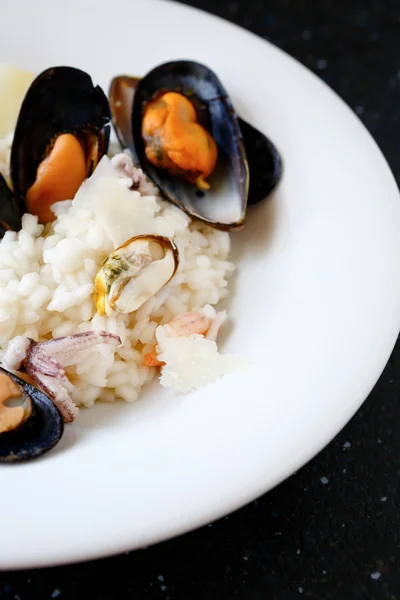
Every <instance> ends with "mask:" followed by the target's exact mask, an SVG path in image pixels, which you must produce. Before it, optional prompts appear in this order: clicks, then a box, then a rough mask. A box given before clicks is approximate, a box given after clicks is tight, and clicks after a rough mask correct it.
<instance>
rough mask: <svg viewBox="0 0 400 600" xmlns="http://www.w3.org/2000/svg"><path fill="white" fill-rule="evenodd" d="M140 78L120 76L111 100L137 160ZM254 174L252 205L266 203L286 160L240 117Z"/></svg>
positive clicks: (119, 130)
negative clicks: (136, 112) (134, 126)
mask: <svg viewBox="0 0 400 600" xmlns="http://www.w3.org/2000/svg"><path fill="white" fill-rule="evenodd" d="M140 81H141V78H140V77H131V76H128V75H120V76H118V77H114V79H113V80H112V82H111V86H110V91H109V99H110V107H111V116H112V122H113V126H114V129H115V132H116V134H117V138H118V140H119V143H120V144H121V146H122V147H123V148H128V149H129V150H131V152H132V153H133V155H134V156H135V158H136V159H137V155H136V151H135V144H134V141H133V136H132V126H131V116H132V107H133V101H134V97H135V94H136V89H137V87H138V85H139V83H140ZM239 125H240V129H241V132H242V136H243V140H244V146H245V149H246V156H247V163H248V166H249V173H250V187H249V196H248V204H256V203H258V202H260V201H261V200H264V199H265V198H266V197H267V196H268V195H269V194H270V193H271V192H272V190H273V189H274V188H275V186H276V185H277V184H278V182H279V181H280V179H281V176H282V169H283V167H282V159H281V156H280V154H279V152H278V150H277V149H276V147H275V146H274V144H273V143H272V142H271V141H270V140H269V139H268V138H267V137H266V136H265V135H264V134H263V133H261V132H260V131H258V130H257V129H256V128H255V127H252V126H251V125H250V124H249V123H247V122H246V121H244V120H243V119H241V118H239Z"/></svg>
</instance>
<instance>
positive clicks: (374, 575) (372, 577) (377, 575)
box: [370, 571, 381, 581]
mask: <svg viewBox="0 0 400 600" xmlns="http://www.w3.org/2000/svg"><path fill="white" fill-rule="evenodd" d="M370 577H371V579H373V580H374V581H378V579H380V578H381V573H379V571H375V572H374V573H370Z"/></svg>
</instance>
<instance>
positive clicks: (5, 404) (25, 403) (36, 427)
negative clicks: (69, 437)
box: [0, 367, 64, 463]
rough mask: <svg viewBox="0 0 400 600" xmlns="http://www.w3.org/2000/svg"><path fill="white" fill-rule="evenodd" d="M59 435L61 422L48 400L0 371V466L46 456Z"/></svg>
mask: <svg viewBox="0 0 400 600" xmlns="http://www.w3.org/2000/svg"><path fill="white" fill-rule="evenodd" d="M63 431H64V421H63V419H62V417H61V415H60V413H59V411H58V409H57V408H56V406H55V405H54V404H53V402H52V401H51V400H50V398H48V397H47V396H46V395H45V394H44V393H43V392H41V391H40V390H38V389H37V388H35V387H33V386H32V385H30V384H29V383H27V382H26V381H24V380H22V379H20V377H18V376H17V375H15V374H14V373H11V372H9V371H7V370H6V369H3V368H2V367H0V463H13V462H20V461H24V460H29V459H32V458H36V457H38V456H40V455H42V454H44V453H45V452H48V451H49V450H51V448H53V447H54V446H55V445H56V444H57V443H58V442H59V441H60V439H61V437H62V434H63Z"/></svg>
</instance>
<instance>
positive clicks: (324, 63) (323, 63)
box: [317, 58, 328, 71]
mask: <svg viewBox="0 0 400 600" xmlns="http://www.w3.org/2000/svg"><path fill="white" fill-rule="evenodd" d="M327 66H328V61H326V60H325V59H324V58H319V59H318V60H317V69H319V70H320V71H323V70H324V69H326V67H327Z"/></svg>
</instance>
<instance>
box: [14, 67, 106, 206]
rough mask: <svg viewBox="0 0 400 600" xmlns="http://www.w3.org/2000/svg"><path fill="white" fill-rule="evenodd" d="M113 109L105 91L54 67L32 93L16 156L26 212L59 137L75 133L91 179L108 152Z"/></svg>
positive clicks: (19, 195)
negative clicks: (39, 172) (30, 194)
mask: <svg viewBox="0 0 400 600" xmlns="http://www.w3.org/2000/svg"><path fill="white" fill-rule="evenodd" d="M110 120H111V115H110V108H109V104H108V100H107V97H106V95H105V94H104V92H103V90H102V89H101V88H100V87H99V86H96V87H95V86H94V85H93V83H92V79H91V78H90V76H89V75H88V74H87V73H85V72H84V71H81V70H79V69H75V68H73V67H52V68H50V69H47V70H46V71H44V72H43V73H41V74H40V75H39V76H38V77H37V78H36V79H35V80H34V82H33V83H32V85H31V87H30V88H29V90H28V92H27V93H26V96H25V98H24V101H23V103H22V106H21V110H20V113H19V117H18V121H17V125H16V129H15V134H14V141H13V145H12V151H11V179H12V183H13V187H14V193H15V197H16V200H17V202H18V204H19V207H20V209H21V210H22V211H23V210H24V198H25V195H26V192H27V191H28V189H29V188H30V187H31V185H32V184H33V183H34V181H35V179H36V174H37V169H38V166H39V165H40V163H41V162H42V161H43V160H44V158H46V156H47V155H48V154H49V152H50V151H51V149H52V147H53V145H54V143H55V141H56V139H57V137H58V136H59V135H60V134H63V133H71V134H73V135H74V136H75V137H76V138H78V139H79V141H80V142H81V143H82V145H83V147H84V148H85V154H86V160H87V176H89V175H91V173H92V172H93V170H94V169H95V168H96V166H97V164H98V162H99V161H100V159H101V158H102V156H103V155H104V154H106V153H107V151H108V144H109V138H110Z"/></svg>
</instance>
